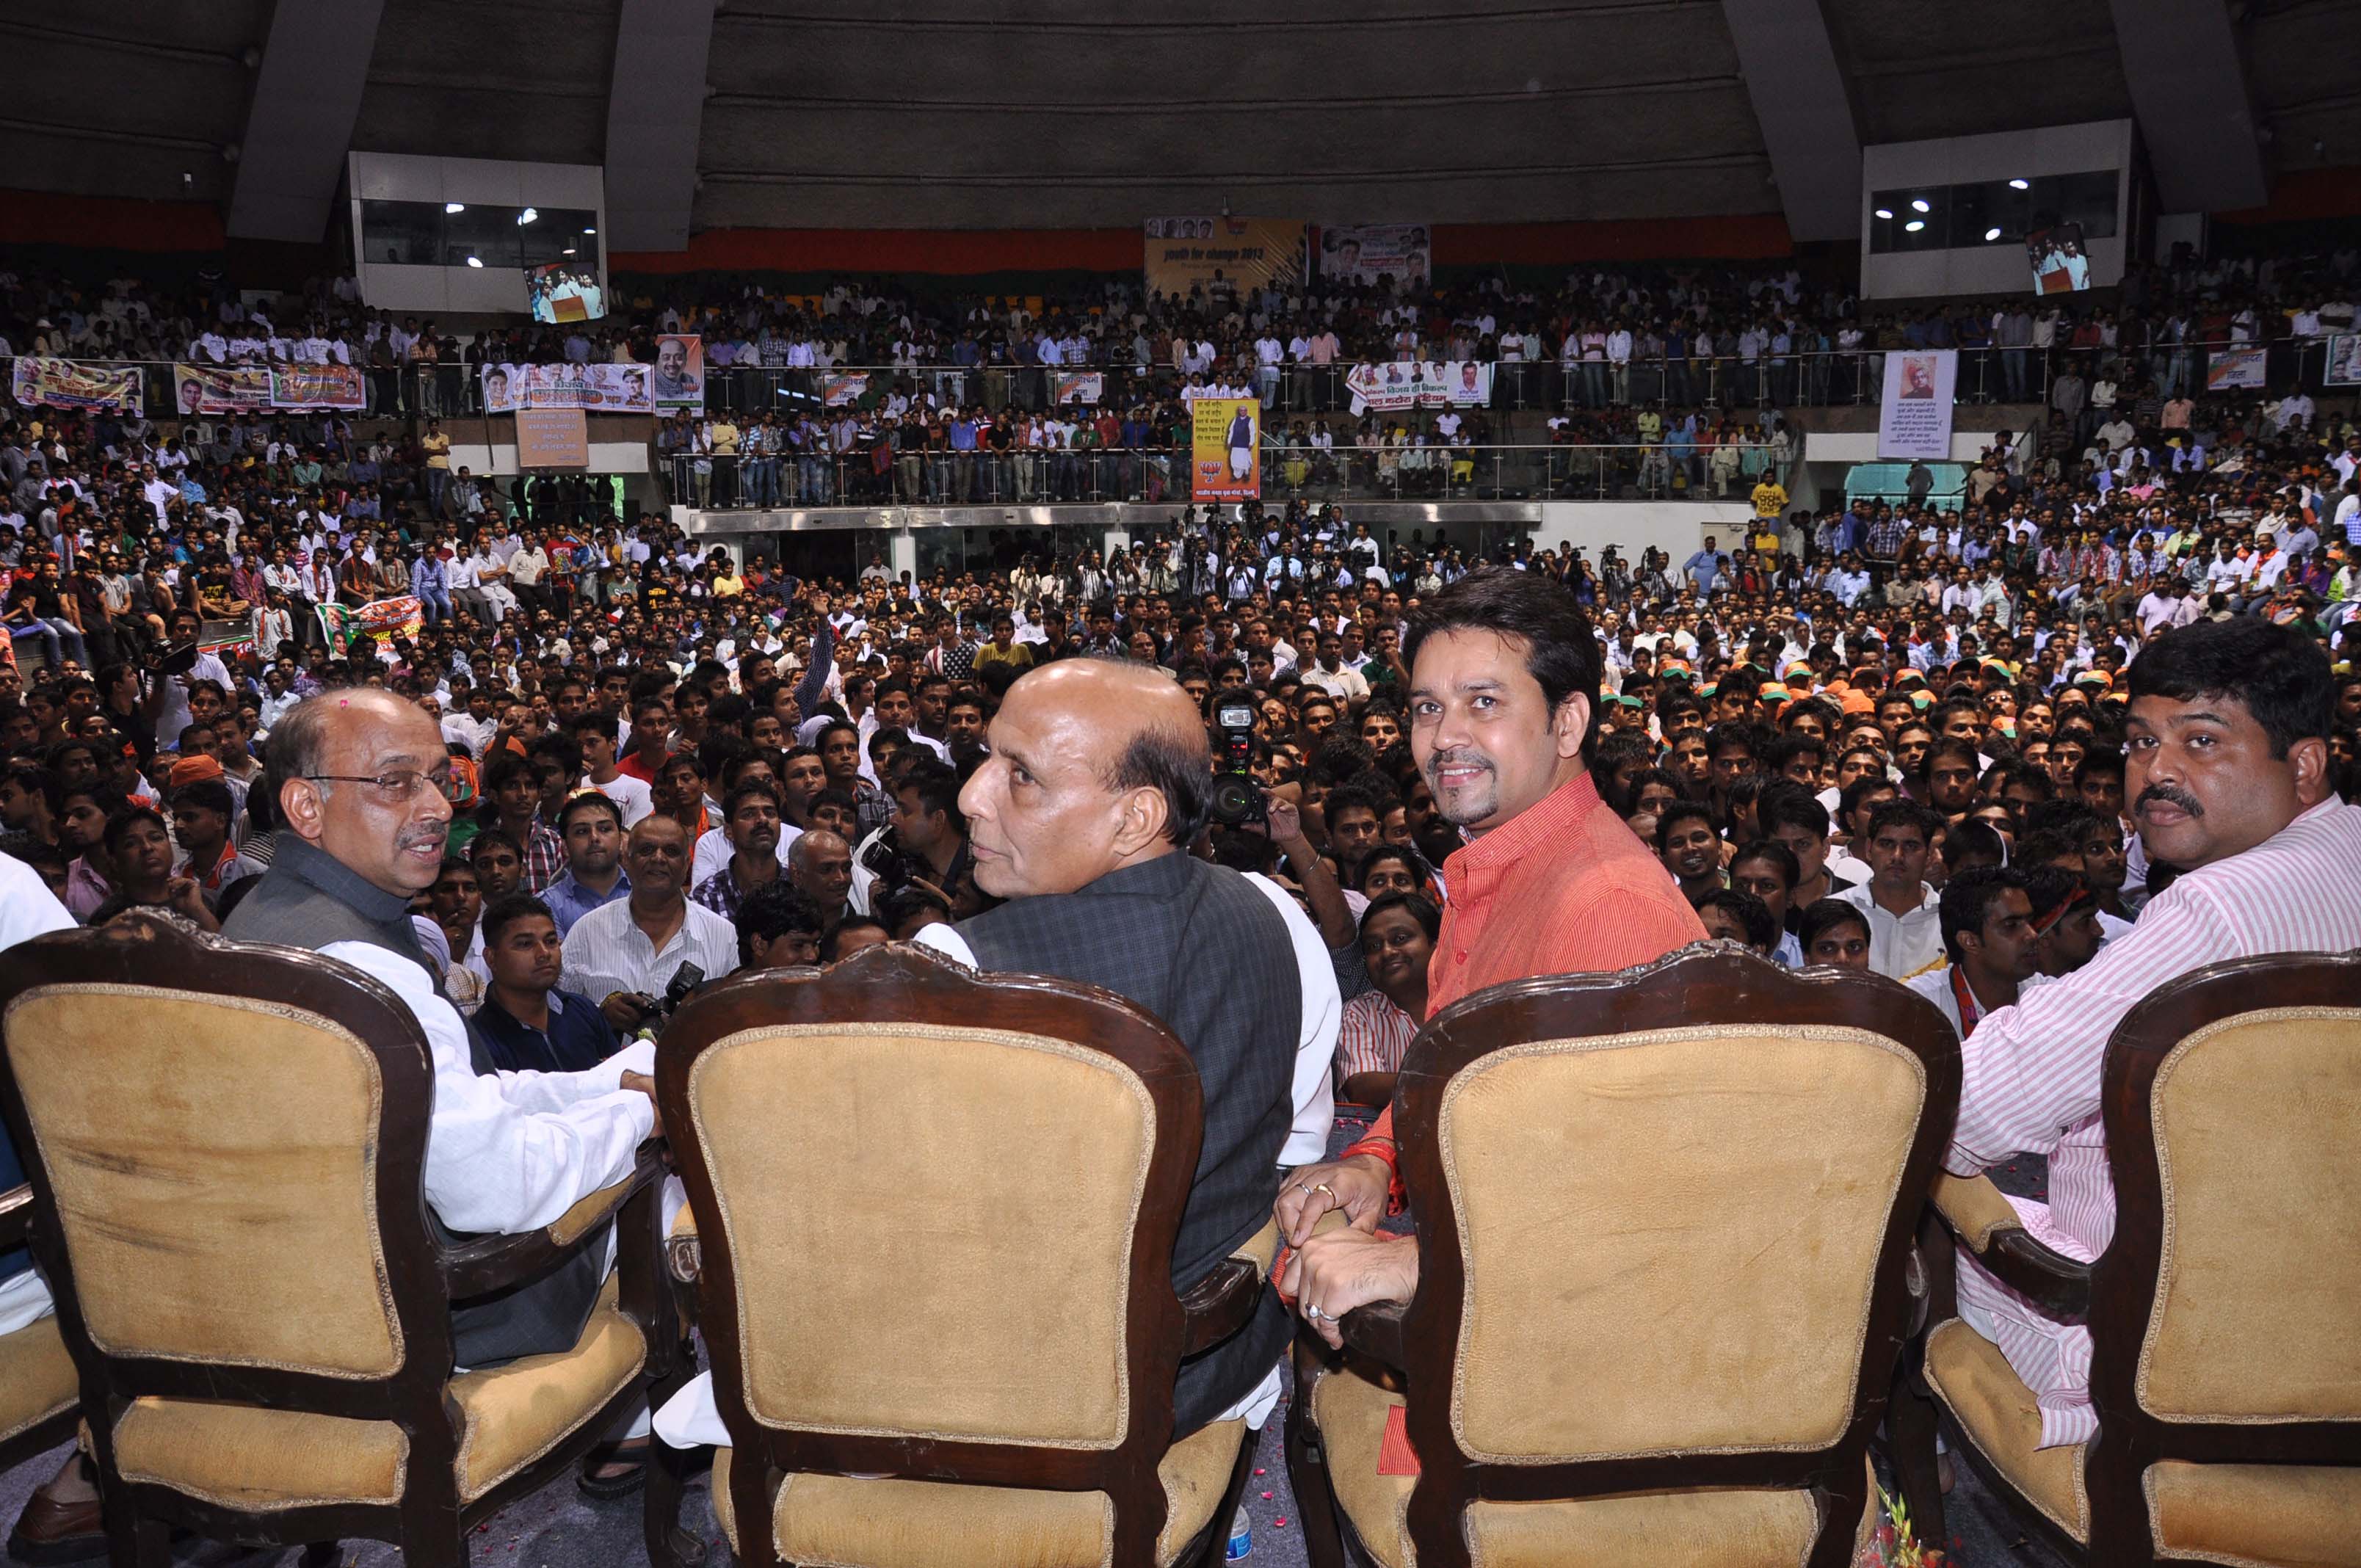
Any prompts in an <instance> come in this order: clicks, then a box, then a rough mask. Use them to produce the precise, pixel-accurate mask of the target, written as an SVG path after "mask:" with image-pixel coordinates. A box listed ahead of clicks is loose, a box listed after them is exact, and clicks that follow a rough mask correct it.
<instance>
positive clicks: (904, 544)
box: [885, 528, 918, 583]
mask: <svg viewBox="0 0 2361 1568" xmlns="http://www.w3.org/2000/svg"><path fill="white" fill-rule="evenodd" d="M885 569H886V570H887V571H889V572H891V573H893V574H894V580H895V582H897V583H898V582H900V581H901V580H902V574H903V573H905V572H907V573H909V574H910V576H911V578H912V579H913V580H916V579H917V576H918V541H917V537H916V536H915V535H913V534H912V533H911V532H910V531H909V530H908V529H906V528H897V529H895V531H894V532H893V534H892V535H891V536H890V537H889V538H888V539H887V540H886V542H885Z"/></svg>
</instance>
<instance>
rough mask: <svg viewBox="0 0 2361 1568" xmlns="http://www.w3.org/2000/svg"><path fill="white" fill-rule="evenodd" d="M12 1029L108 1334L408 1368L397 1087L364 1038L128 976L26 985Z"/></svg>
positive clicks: (43, 1144)
mask: <svg viewBox="0 0 2361 1568" xmlns="http://www.w3.org/2000/svg"><path fill="white" fill-rule="evenodd" d="M7 1031H8V1051H9V1061H10V1065H11V1066H12V1067H13V1068H14V1069H15V1071H16V1083H17V1087H18V1088H19V1089H20V1090H22V1091H23V1093H24V1098H25V1110H26V1114H27V1116H28V1118H29V1119H30V1120H31V1122H32V1126H33V1135H34V1137H35V1139H36V1140H37V1141H38V1144H39V1146H40V1157H41V1162H42V1164H43V1165H44V1166H46V1167H47V1168H48V1170H49V1183H50V1186H51V1188H52V1189H53V1190H54V1191H55V1193H56V1197H57V1204H58V1209H59V1212H60V1216H61V1218H62V1222H63V1223H62V1229H63V1231H64V1240H65V1244H66V1251H67V1253H68V1254H69V1255H71V1258H72V1260H73V1272H74V1288H75V1291H76V1293H77V1295H78V1296H79V1297H80V1298H81V1302H82V1321H83V1322H84V1323H85V1324H86V1325H87V1326H88V1328H89V1331H90V1336H91V1338H92V1340H93V1342H94V1343H96V1344H97V1345H98V1347H99V1348H100V1349H101V1350H104V1351H106V1352H109V1353H110V1354H116V1355H151V1356H159V1357H164V1358H168V1359H172V1360H180V1361H194V1362H202V1363H220V1364H228V1365H247V1366H269V1367H280V1368H287V1369H292V1370H297V1371H305V1372H315V1373H318V1374H320V1375H322V1376H329V1377H352V1378H372V1377H383V1376H387V1375H389V1374H390V1373H391V1372H393V1371H394V1370H395V1369H396V1368H397V1367H399V1366H400V1365H401V1360H402V1345H401V1331H400V1328H399V1325H398V1324H397V1323H396V1321H395V1320H394V1317H393V1296H392V1288H391V1286H390V1284H389V1283H388V1282H387V1273H386V1263H385V1258H384V1255H383V1249H382V1248H381V1247H380V1246H379V1238H378V1234H377V1220H378V1212H377V1157H376V1156H377V1132H378V1121H379V1108H380V1105H381V1102H382V1099H383V1087H382V1085H381V1084H380V1082H379V1077H378V1064H377V1057H376V1055H375V1053H373V1052H372V1051H371V1050H370V1049H369V1047H368V1045H367V1044H366V1043H364V1042H363V1041H362V1040H361V1039H360V1038H359V1037H358V1036H356V1035H354V1034H352V1033H351V1032H350V1031H348V1030H346V1028H344V1027H343V1026H342V1025H339V1024H337V1023H335V1021H334V1020H332V1019H328V1018H324V1017H321V1016H319V1015H318V1014H311V1013H304V1012H300V1011H298V1010H296V1009H293V1008H290V1007H284V1006H280V1005H277V1004H275V1003H266V1002H255V1001H249V1000H247V999H244V998H239V997H223V996H209V995H202V994H199V993H197V992H183V991H172V990H167V989H164V988H161V987H151V986H130V985H88V986H53V987H41V988H38V989H36V990H33V991H28V992H25V993H24V994H23V995H21V996H19V997H17V998H16V1001H15V1002H14V1003H11V1004H10V1006H9V1009H8V1018H7ZM256 1084H269V1086H270V1091H269V1093H267V1094H257V1093H255V1092H254V1091H253V1086H254V1085H256ZM288 1259H301V1260H302V1263H301V1266H286V1260H288Z"/></svg>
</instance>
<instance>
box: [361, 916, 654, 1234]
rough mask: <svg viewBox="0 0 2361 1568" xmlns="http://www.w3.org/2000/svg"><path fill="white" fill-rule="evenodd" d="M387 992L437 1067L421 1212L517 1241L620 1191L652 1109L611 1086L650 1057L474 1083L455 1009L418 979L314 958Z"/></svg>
mask: <svg viewBox="0 0 2361 1568" xmlns="http://www.w3.org/2000/svg"><path fill="white" fill-rule="evenodd" d="M321 951H322V952H324V953H325V954H326V955H327V956H328V957H330V958H332V959H341V960H342V961H344V962H346V963H348V964H351V965H352V966H353V967H354V968H356V969H358V970H364V971H366V972H367V973H368V974H370V975H372V976H374V977H375V978H377V979H379V980H381V981H384V982H385V983H386V984H387V985H388V986H390V987H391V988H392V990H393V992H394V994H395V995H397V996H399V997H401V1000H402V1002H403V1003H404V1004H405V1005H407V1006H408V1007H409V1008H410V1010H411V1012H412V1014H414V1015H415V1016H416V1017H417V1019H418V1022H419V1025H420V1027H421V1028H423V1030H424V1031H425V1034H426V1040H427V1045H428V1047H429V1049H430V1050H431V1052H432V1055H433V1058H434V1128H433V1135H432V1136H430V1137H429V1138H428V1140H427V1144H426V1201H428V1202H429V1203H431V1204H433V1205H434V1212H435V1214H436V1215H437V1216H438V1217H440V1218H441V1220H442V1221H443V1223H445V1224H446V1225H448V1226H450V1227H451V1228H452V1229H454V1230H456V1231H467V1232H476V1233H489V1232H498V1233H502V1234H514V1233H517V1232H521V1231H530V1230H536V1229H538V1228H540V1227H541V1226H544V1225H546V1224H548V1223H550V1222H552V1221H554V1220H555V1219H556V1218H557V1217H558V1216H559V1215H561V1214H563V1213H565V1212H566V1210H568V1209H570V1208H572V1207H573V1206H574V1205H575V1204H576V1203H577V1202H579V1201H581V1200H583V1199H584V1198H587V1197H588V1196H589V1195H590V1194H591V1193H593V1192H596V1191H598V1190H599V1189H600V1188H602V1187H609V1186H612V1185H613V1184H614V1183H616V1182H618V1181H620V1180H621V1179H623V1178H624V1177H625V1176H626V1175H628V1174H629V1173H630V1171H631V1161H632V1157H633V1154H634V1151H636V1150H637V1149H638V1147H639V1146H640V1144H641V1143H642V1141H644V1140H645V1139H646V1138H647V1136H648V1135H649V1133H650V1132H651V1131H653V1128H654V1125H655V1107H654V1106H653V1104H652V1103H651V1102H649V1100H648V1097H647V1096H646V1095H644V1094H641V1093H639V1092H637V1091H624V1090H621V1089H620V1088H619V1087H618V1084H619V1083H620V1079H621V1076H622V1074H623V1072H624V1071H625V1070H627V1069H628V1070H631V1071H637V1072H645V1071H647V1070H648V1069H649V1068H650V1067H651V1066H652V1065H653V1055H654V1053H653V1047H646V1046H635V1047H630V1048H628V1049H626V1050H623V1051H621V1052H619V1053H618V1054H616V1055H615V1056H613V1057H610V1058H608V1059H607V1060H606V1061H604V1062H601V1063H600V1064H599V1065H598V1067H596V1068H593V1069H590V1070H588V1071H587V1072H577V1073H538V1072H504V1073H497V1074H493V1075H490V1076H489V1077H478V1076H477V1074H476V1071H475V1069H474V1067H473V1066H472V1064H471V1061H470V1058H469V1052H468V1049H467V1028H466V1025H463V1024H462V1023H461V1022H460V1019H459V1013H458V1010H457V1009H456V1008H455V1007H453V1006H452V1005H451V1004H450V1003H448V1002H446V1001H445V1000H444V998H443V997H442V996H441V995H440V994H439V993H438V992H436V991H435V990H434V986H433V984H432V983H431V982H430V981H428V979H427V975H426V971H425V970H422V969H421V968H419V967H418V965H416V964H415V963H412V961H411V960H410V959H406V958H403V957H402V956H401V955H400V954H398V953H395V952H392V951H390V950H389V949H387V948H380V947H378V946H376V945H374V944H372V943H368V942H335V943H332V944H330V945H329V946H328V947H326V948H322V949H321Z"/></svg>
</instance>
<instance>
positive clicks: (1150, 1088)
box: [656, 946, 1274, 1568]
mask: <svg viewBox="0 0 2361 1568" xmlns="http://www.w3.org/2000/svg"><path fill="white" fill-rule="evenodd" d="M656 1082H657V1099H658V1103H659V1105H660V1106H661V1107H662V1109H663V1113H664V1125H665V1128H666V1130H667V1132H668V1133H669V1135H670V1136H671V1138H672V1141H673V1146H674V1150H675V1157H676V1158H677V1160H678V1162H679V1166H680V1173H681V1177H682V1179H683V1180H685V1181H686V1183H687V1186H688V1194H689V1204H690V1207H691V1209H692V1211H693V1212H695V1213H696V1216H697V1245H696V1247H695V1255H696V1258H695V1271H696V1273H697V1287H698V1299H699V1312H700V1324H701V1327H702V1329H703V1331H704V1335H705V1342H706V1349H707V1354H708V1357H709V1358H710V1360H711V1362H712V1366H713V1391H714V1398H715V1403H716V1405H717V1406H718V1408H719V1412H720V1416H721V1420H722V1424H723V1425H724V1426H725V1427H726V1428H727V1429H728V1431H729V1432H730V1437H731V1439H732V1442H731V1444H730V1447H729V1448H727V1449H723V1450H721V1451H720V1452H719V1453H718V1454H717V1456H716V1459H715V1463H714V1466H713V1500H714V1506H715V1510H716V1512H717V1513H719V1516H720V1520H721V1525H722V1529H723V1532H724V1534H725V1535H726V1536H727V1537H728V1539H729V1541H730V1545H731V1546H732V1547H733V1548H734V1549H735V1550H736V1552H738V1554H739V1560H740V1561H741V1563H757V1564H783V1563H860V1564H862V1568H933V1565H938V1564H939V1565H941V1568H996V1565H1003V1564H1006V1565H1015V1564H1024V1565H1026V1568H1100V1565H1101V1564H1107V1563H1113V1564H1119V1565H1121V1568H1144V1565H1147V1564H1159V1565H1162V1564H1171V1563H1209V1562H1214V1561H1218V1560H1219V1559H1220V1558H1221V1556H1222V1553H1223V1546H1224V1540H1225V1538H1226V1535H1227V1530H1226V1526H1227V1525H1228V1523H1229V1519H1230V1510H1231V1509H1232V1508H1234V1507H1235V1499H1236V1498H1237V1497H1238V1495H1239V1492H1240V1490H1241V1489H1242V1488H1243V1486H1244V1485H1245V1481H1246V1470H1247V1468H1248V1464H1249V1461H1250V1460H1251V1458H1252V1455H1253V1445H1252V1443H1251V1442H1248V1441H1247V1433H1246V1423H1245V1422H1244V1421H1242V1420H1233V1421H1217V1422H1214V1423H1213V1424H1211V1425H1208V1426H1206V1427H1203V1428H1202V1429H1200V1430H1199V1431H1196V1432H1194V1433H1192V1434H1191V1435H1189V1436H1187V1437H1186V1438H1184V1439H1182V1441H1180V1442H1178V1443H1175V1442H1172V1441H1171V1438H1172V1388H1173V1379H1174V1376H1175V1372H1176V1369H1177V1367H1178V1365H1179V1364H1180V1359H1181V1357H1182V1355H1183V1354H1186V1353H1189V1352H1192V1351H1196V1350H1201V1349H1203V1348H1205V1347H1208V1346H1210V1345H1213V1344H1216V1343H1220V1342H1221V1341H1222V1340H1223V1339H1224V1338H1226V1337H1227V1336H1228V1335H1230V1334H1231V1333H1234V1332H1237V1330H1238V1329H1239V1328H1240V1327H1242V1326H1243V1325H1244V1324H1245V1323H1246V1321H1247V1317H1248V1315H1249V1314H1250V1312H1251V1311H1252V1310H1253V1308H1254V1304H1255V1301H1256V1299H1257V1296H1258V1294H1259V1292H1260V1291H1261V1289H1262V1288H1263V1281H1264V1276H1265V1274H1266V1273H1267V1272H1268V1267H1269V1263H1270V1250H1271V1249H1270V1244H1271V1242H1272V1240H1273V1239H1274V1238H1273V1236H1272V1234H1271V1233H1270V1232H1268V1231H1266V1232H1265V1233H1264V1234H1263V1236H1262V1237H1261V1238H1259V1243H1258V1251H1257V1255H1256V1256H1255V1257H1253V1258H1247V1257H1245V1256H1239V1257H1234V1258H1233V1259H1232V1260H1230V1261H1229V1262H1227V1263H1225V1264H1224V1265H1223V1266H1221V1267H1219V1268H1217V1269H1215V1270H1214V1271H1213V1274H1211V1275H1209V1276H1208V1277H1206V1278H1205V1279H1204V1280H1202V1281H1201V1282H1200V1283H1199V1284H1198V1285H1196V1286H1195V1287H1192V1288H1191V1291H1190V1293H1189V1296H1188V1298H1187V1299H1185V1300H1184V1299H1181V1298H1180V1297H1178V1296H1176V1295H1175V1294H1174V1291H1173V1288H1172V1275H1171V1258H1172V1245H1173V1238H1174V1236H1175V1234H1177V1232H1178V1227H1179V1224H1180V1212H1181V1208H1182V1205H1183V1204H1184V1203H1185V1202H1186V1201H1187V1200H1188V1195H1189V1187H1190V1181H1191V1175H1192V1173H1193V1172H1194V1169H1195V1167H1196V1162H1197V1154H1198V1146H1199V1143H1200V1141H1201V1138H1202V1121H1201V1118H1202V1102H1201V1094H1200V1090H1199V1087H1198V1081H1197V1072H1196V1069H1195V1067H1194V1066H1193V1064H1191V1061H1190V1059H1189V1057H1188V1054H1187V1053H1186V1052H1185V1051H1184V1050H1183V1049H1182V1048H1181V1046H1180V1041H1178V1040H1177V1039H1175V1038H1174V1037H1173V1036H1172V1034H1171V1032H1170V1030H1169V1029H1167V1028H1166V1027H1165V1026H1164V1025H1162V1024H1161V1023H1159V1021H1158V1020H1156V1019H1155V1018H1153V1017H1151V1016H1150V1015H1149V1014H1147V1013H1145V1012H1143V1011H1141V1010H1140V1009H1139V1008H1137V1007H1135V1006H1133V1005H1132V1004H1131V1003H1128V1002H1126V1001H1124V1000H1122V999H1121V998H1119V997H1116V996H1115V995H1114V994H1113V993H1111V992H1104V991H1100V990H1098V989H1096V988H1094V987H1091V986H1085V985H1079V984H1074V983H1071V982H1069V981H1055V980H1046V979H1040V978H1037V977H1030V976H1017V975H1002V974H994V975H983V976H979V975H977V974H975V973H973V972H972V971H971V970H967V969H965V968H964V967H962V966H961V965H958V964H954V963H951V962H950V961H949V960H947V959H940V958H938V957H937V956H936V955H934V954H933V953H931V952H928V951H927V950H925V949H923V948H911V947H901V946H896V947H886V948H873V949H871V950H870V951H867V952H864V953H862V954H860V955H859V956H857V957H855V958H853V959H850V960H848V961H847V962H845V963H843V964H840V965H839V966H837V967H836V968H835V969H834V970H831V971H829V973H827V974H825V975H822V974H819V973H817V972H815V971H812V970H768V971H762V972H757V973H747V974H741V975H737V976H733V977H731V978H730V979H729V980H726V981H722V982H721V983H720V984H719V985H713V986H708V987H707V988H706V989H705V990H703V991H701V992H698V993H697V995H696V996H695V997H694V998H692V999H691V1000H690V1001H689V1002H688V1003H686V1004H685V1005H684V1006H683V1007H682V1009H681V1011H680V1014H679V1015H678V1017H677V1018H676V1019H675V1022H674V1024H673V1025H672V1027H671V1028H670V1029H669V1030H668V1031H666V1033H665V1035H664V1041H663V1043H662V1045H661V1046H660V1047H659V1048H658V1051H657V1061H656ZM677 1257H678V1252H677V1251H676V1258H677Z"/></svg>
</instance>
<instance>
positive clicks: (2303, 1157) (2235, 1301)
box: [2136, 1007, 2361, 1422]
mask: <svg viewBox="0 0 2361 1568" xmlns="http://www.w3.org/2000/svg"><path fill="white" fill-rule="evenodd" d="M2149 1099H2150V1102H2151V1106H2152V1108H2153V1110H2154V1113H2155V1118H2156V1143H2157V1162H2158V1173H2159V1175H2160V1177H2161V1179H2162V1188H2163V1216H2162V1218H2163V1238H2162V1257H2161V1260H2160V1267H2159V1270H2158V1280H2157V1293H2156V1306H2155V1310H2154V1311H2153V1313H2152V1314H2151V1316H2150V1317H2149V1319H2148V1322H2147V1336H2146V1338H2145V1339H2144V1341H2143V1342H2142V1343H2141V1346H2140V1358H2139V1373H2138V1377H2137V1380H2136V1393H2137V1397H2138V1398H2139V1402H2140V1405H2141V1408H2142V1409H2146V1410H2147V1411H2149V1412H2150V1413H2151V1414H2153V1415H2155V1416H2157V1417H2158V1418H2159V1419H2160V1420H2167V1421H2174V1420H2180V1421H2209V1420H2221V1421H2232V1422H2242V1421H2311V1420H2319V1421H2353V1420H2361V1307H2357V1306H2356V1302H2361V1246H2356V1245H2354V1243H2353V1215H2354V1213H2355V1212H2356V1209H2361V1147H2356V1142H2355V1137H2354V1135H2355V1131H2356V1127H2355V1122H2356V1107H2361V1009H2354V1008H2326V1007H2285V1008H2274V1009H2270V1010H2268V1011H2263V1012H2256V1013H2243V1014H2237V1015H2236V1016H2235V1017H2230V1018H2225V1019H2223V1020H2222V1021H2221V1022H2219V1023H2216V1024H2213V1025H2208V1026H2207V1027H2205V1028H2202V1029H2199V1030H2196V1031H2195V1032H2193V1033H2191V1035H2190V1036H2189V1037H2188V1038H2187V1039H2184V1040H2182V1041H2181V1042H2180V1044H2179V1045H2177V1046H2175V1047H2173V1049H2172V1052H2171V1054H2170V1055H2169V1057H2167V1058H2165V1061H2164V1064H2163V1065H2162V1066H2161V1067H2159V1068H2158V1069H2157V1075H2156V1084H2155V1087H2154V1088H2153V1090H2152V1091H2150V1095H2149ZM2290 1106H2301V1107H2303V1108H2304V1109H2305V1111H2306V1112H2307V1114H2303V1115H2290V1114H2289V1108H2290Z"/></svg>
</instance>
